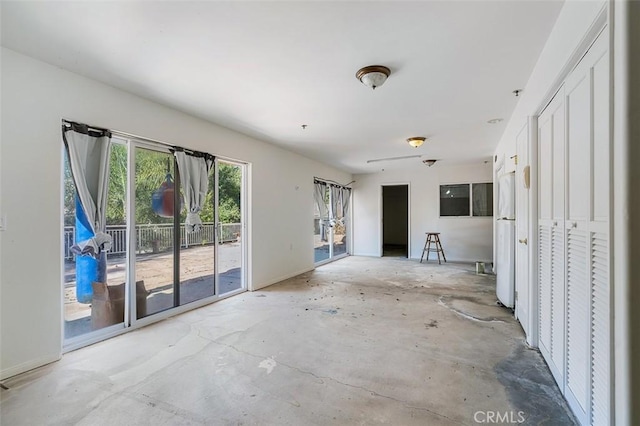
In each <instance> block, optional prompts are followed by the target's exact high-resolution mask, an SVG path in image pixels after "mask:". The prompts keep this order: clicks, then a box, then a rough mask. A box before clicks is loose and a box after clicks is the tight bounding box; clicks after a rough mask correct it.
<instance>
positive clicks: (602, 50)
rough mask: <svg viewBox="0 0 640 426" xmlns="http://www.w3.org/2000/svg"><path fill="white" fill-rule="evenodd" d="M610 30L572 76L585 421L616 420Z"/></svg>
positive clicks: (573, 390) (571, 299) (574, 353)
mask: <svg viewBox="0 0 640 426" xmlns="http://www.w3.org/2000/svg"><path fill="white" fill-rule="evenodd" d="M606 35H607V34H606V32H604V33H602V34H601V36H600V37H599V38H598V39H597V40H596V42H595V43H594V44H593V46H592V47H591V48H590V49H589V52H588V53H587V54H586V55H585V57H584V58H583V59H582V61H581V62H580V64H578V66H577V67H576V69H575V70H574V71H573V72H572V73H571V75H570V76H569V77H568V78H567V80H566V84H565V88H566V92H565V99H566V100H565V102H566V110H567V115H566V117H567V133H566V134H567V143H566V145H567V162H566V165H567V170H566V176H567V194H566V200H567V210H566V221H565V227H566V229H567V239H566V250H567V256H566V260H567V268H566V280H567V303H566V305H567V328H566V329H567V339H566V360H567V369H566V389H565V394H566V396H567V400H568V402H569V405H570V406H571V408H572V409H573V411H574V413H575V414H576V417H577V418H578V419H579V420H580V423H581V424H597V425H607V424H610V422H611V419H610V406H611V403H610V399H611V397H610V389H611V387H610V378H611V366H610V356H609V353H610V350H611V345H610V335H611V333H610V312H609V303H610V297H609V283H610V279H609V246H610V244H609V194H610V192H609V188H610V183H609V182H610V176H609V175H610V170H609V158H610V157H609V95H608V93H609V75H608V67H609V66H608V55H607V37H606Z"/></svg>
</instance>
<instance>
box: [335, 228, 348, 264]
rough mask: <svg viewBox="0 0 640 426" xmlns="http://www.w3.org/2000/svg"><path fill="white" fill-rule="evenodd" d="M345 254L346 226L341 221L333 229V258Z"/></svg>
mask: <svg viewBox="0 0 640 426" xmlns="http://www.w3.org/2000/svg"><path fill="white" fill-rule="evenodd" d="M346 252H347V225H346V221H344V220H341V221H339V222H338V223H336V225H335V226H334V227H333V256H334V257H335V256H340V255H342V254H345V253H346Z"/></svg>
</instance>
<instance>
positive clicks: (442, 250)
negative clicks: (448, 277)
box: [438, 235, 447, 262]
mask: <svg viewBox="0 0 640 426" xmlns="http://www.w3.org/2000/svg"><path fill="white" fill-rule="evenodd" d="M438 245H439V246H440V251H441V252H442V258H443V259H444V261H445V262H446V261H447V257H446V256H445V255H444V249H443V248H442V243H441V242H440V235H438Z"/></svg>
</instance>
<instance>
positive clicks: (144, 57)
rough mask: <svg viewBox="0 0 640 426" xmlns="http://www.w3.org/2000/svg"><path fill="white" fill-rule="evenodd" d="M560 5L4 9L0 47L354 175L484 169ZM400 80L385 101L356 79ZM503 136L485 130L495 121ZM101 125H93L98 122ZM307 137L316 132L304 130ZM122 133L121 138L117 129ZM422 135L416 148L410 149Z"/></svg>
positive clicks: (7, 5)
mask: <svg viewBox="0 0 640 426" xmlns="http://www.w3.org/2000/svg"><path fill="white" fill-rule="evenodd" d="M561 7H562V2H561V1H550V2H545V1H517V0H513V1H442V2H425V1H423V2H398V1H386V2H346V1H342V2H311V1H297V2H264V1H263V2H187V1H181V2H180V1H177V2H77V3H76V2H37V3H36V2H15V3H14V2H6V1H2V17H1V19H2V30H1V37H2V38H1V40H2V45H3V46H5V47H8V48H10V49H13V50H16V51H18V52H22V53H25V54H27V55H30V56H33V57H35V58H39V59H41V60H43V61H45V62H48V63H51V64H54V65H57V66H60V67H62V68H66V69H69V70H71V71H74V72H77V73H79V74H82V75H85V76H88V77H91V78H94V79H96V80H99V81H102V82H105V83H108V84H110V85H112V86H115V87H119V88H122V89H124V90H127V91H129V92H132V93H135V94H138V95H140V96H143V97H145V98H149V99H152V100H155V101H157V102H160V103H163V104H167V105H170V106H173V107H175V108H177V109H180V110H183V111H186V112H188V113H191V114H193V115H196V116H199V117H202V118H205V119H207V120H210V121H212V122H215V123H218V124H221V125H223V126H226V127H229V128H231V129H235V130H238V131H240V132H242V133H245V134H248V135H251V136H255V137H257V138H259V139H262V140H266V141H268V142H271V143H274V144H277V145H281V146H283V147H286V148H288V149H291V150H293V151H296V152H299V153H301V154H303V155H306V156H308V157H311V158H315V159H318V160H320V161H323V162H326V163H329V164H332V165H334V166H336V167H339V168H341V169H344V170H347V171H350V172H353V173H360V172H372V171H378V170H380V169H381V168H387V169H391V168H400V167H410V166H421V163H420V160H421V159H410V160H402V161H395V162H382V163H373V164H367V163H366V161H367V160H369V159H374V158H384V157H398V156H406V155H412V154H419V155H422V156H423V157H422V159H426V158H436V159H439V160H441V161H442V162H445V161H449V162H468V161H473V160H476V161H477V160H482V159H489V158H490V157H491V155H492V153H493V149H494V148H495V146H496V144H497V142H498V140H499V138H500V136H501V134H502V131H503V130H504V126H505V124H506V122H507V121H508V119H509V116H510V115H511V113H512V111H513V109H514V107H515V105H516V102H517V101H518V98H516V97H514V95H513V94H512V93H511V92H512V91H513V90H514V89H520V88H522V87H524V86H525V84H526V82H527V80H528V78H529V75H530V73H531V71H532V69H533V66H534V65H535V62H536V60H537V58H538V56H539V54H540V52H541V50H542V47H543V46H544V43H545V41H546V39H547V37H548V35H549V32H550V31H551V28H552V27H553V24H554V23H555V20H556V18H557V15H558V13H559V11H560V8H561ZM373 64H380V65H386V66H387V67H389V68H391V76H390V77H389V79H388V80H387V82H386V83H385V84H384V86H382V87H379V88H378V89H376V90H375V91H373V90H371V89H369V88H367V87H366V86H364V85H363V84H361V83H360V82H359V81H358V80H356V78H355V73H356V71H357V70H358V69H359V68H361V67H363V66H366V65H373ZM497 117H500V118H504V119H505V121H503V122H502V123H500V124H496V125H491V124H487V120H489V119H492V118H497ZM96 124H99V123H96ZM302 124H307V125H308V128H307V129H306V130H303V129H302V128H301V125H302ZM120 130H126V129H120ZM410 136H426V137H428V138H429V140H428V142H427V143H425V144H424V145H423V146H422V147H420V148H411V147H410V146H409V145H408V144H407V143H406V142H405V139H406V138H408V137H410Z"/></svg>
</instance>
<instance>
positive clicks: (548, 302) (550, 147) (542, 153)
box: [538, 88, 565, 389]
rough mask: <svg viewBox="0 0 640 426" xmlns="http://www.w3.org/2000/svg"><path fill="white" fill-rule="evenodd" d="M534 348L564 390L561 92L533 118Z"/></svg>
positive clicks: (563, 143)
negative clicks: (535, 155) (535, 158)
mask: <svg viewBox="0 0 640 426" xmlns="http://www.w3.org/2000/svg"><path fill="white" fill-rule="evenodd" d="M538 138H539V140H538V149H539V156H538V158H539V167H540V170H539V173H538V176H539V183H538V188H539V190H538V192H539V202H538V208H539V212H538V213H539V216H538V276H539V286H538V291H539V295H538V296H539V305H538V306H539V307H540V310H539V322H540V323H539V347H540V352H541V353H542V355H543V356H544V358H545V360H546V361H547V364H548V365H549V368H550V370H551V372H552V373H553V376H554V377H555V379H556V381H557V382H558V384H559V385H560V388H561V389H563V386H564V364H565V362H564V348H565V342H564V339H565V334H564V330H565V302H564V300H565V287H564V284H565V283H564V205H565V202H564V182H565V178H564V167H565V166H564V162H565V154H564V151H565V112H564V89H563V88H561V89H560V90H559V91H558V93H557V94H556V96H555V97H554V98H553V100H552V101H551V102H550V103H549V105H548V106H547V108H545V110H544V112H543V113H542V114H541V115H540V117H539V119H538Z"/></svg>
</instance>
